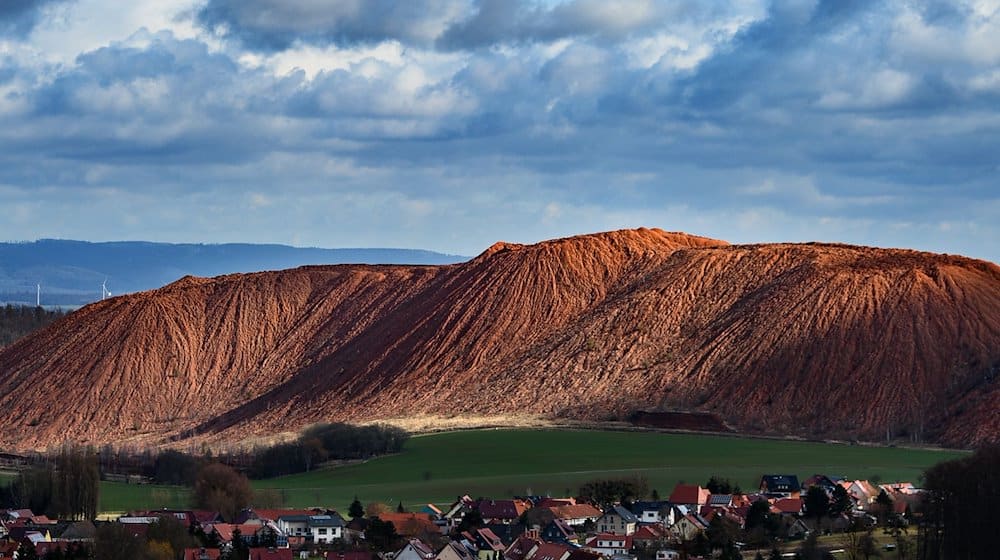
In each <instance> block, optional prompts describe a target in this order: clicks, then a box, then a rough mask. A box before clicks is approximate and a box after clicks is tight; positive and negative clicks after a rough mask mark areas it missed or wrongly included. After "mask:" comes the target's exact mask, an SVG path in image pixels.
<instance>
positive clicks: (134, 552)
mask: <svg viewBox="0 0 1000 560" xmlns="http://www.w3.org/2000/svg"><path fill="white" fill-rule="evenodd" d="M145 555H146V544H145V543H144V542H143V541H141V540H139V539H137V538H135V537H133V536H132V535H131V534H130V533H129V532H128V528H127V527H125V526H124V525H122V524H121V523H102V524H101V525H99V526H98V527H97V533H96V535H95V536H94V558H100V559H101V560H135V559H136V558H143V557H144V556H145Z"/></svg>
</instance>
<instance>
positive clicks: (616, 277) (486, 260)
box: [0, 230, 1000, 447]
mask: <svg viewBox="0 0 1000 560" xmlns="http://www.w3.org/2000/svg"><path fill="white" fill-rule="evenodd" d="M0 371H2V372H3V374H2V375H3V377H2V379H0V405H3V406H5V407H7V408H6V410H12V411H13V412H14V416H13V417H14V418H18V419H20V420H18V421H16V422H15V423H14V424H13V425H12V426H11V429H10V430H9V431H8V432H7V433H6V434H5V435H4V436H3V437H4V439H5V440H6V442H7V443H8V445H17V446H19V447H23V446H25V445H44V444H46V443H51V442H54V441H58V440H59V439H61V438H62V437H65V436H69V437H75V438H84V439H89V440H90V441H95V442H104V441H109V440H111V439H115V440H121V439H124V438H132V439H134V440H136V441H147V442H158V441H163V438H165V437H178V436H180V437H187V436H190V435H195V434H198V435H208V436H210V437H212V438H216V439H224V440H239V439H242V438H243V437H246V436H247V435H251V434H266V433H268V432H271V431H275V430H290V429H296V428H298V427H300V426H302V425H304V424H306V423H309V422H312V421H318V420H329V419H348V420H359V419H377V418H387V417H400V416H405V415H410V414H417V413H421V414H437V415H451V414H462V413H467V414H501V413H523V412H527V413H535V414H540V415H546V416H551V417H557V418H558V417H567V418H584V419H604V418H610V417H619V418H620V417H624V416H625V415H627V414H628V413H629V412H631V411H633V410H636V409H638V408H649V407H658V406H665V407H668V408H678V409H689V410H706V411H712V412H716V413H718V414H720V415H722V416H723V417H724V418H725V419H726V420H727V421H728V422H729V423H730V424H731V425H733V426H734V427H737V428H739V429H743V430H749V431H759V432H766V433H795V434H805V435H826V436H831V435H832V436H837V437H860V438H865V439H880V438H884V437H885V436H886V432H888V433H889V435H890V436H892V437H900V436H903V437H906V436H912V437H914V439H919V440H922V441H928V440H931V441H943V442H946V443H950V444H954V445H970V444H974V443H978V442H982V441H988V440H995V439H996V437H997V435H996V434H997V433H1000V417H998V414H997V409H998V408H1000V403H998V402H997V399H998V396H1000V393H998V391H997V383H996V377H997V373H998V372H1000V268H998V267H997V266H996V265H993V264H990V263H985V262H982V261H975V260H972V259H966V258H961V257H952V256H945V255H932V254H927V253H917V252H913V251H904V250H889V249H874V248H865V247H850V246H842V245H819V244H806V245H789V244H775V245H749V246H728V245H726V244H724V243H723V242H719V241H715V240H710V239H705V238H700V237H694V236H688V235H684V234H671V233H666V232H662V231H660V230H634V231H616V232H609V233H603V234H595V235H586V236H579V237H573V238H568V239H560V240H555V241H549V242H544V243H539V244H537V245H530V246H524V245H513V244H504V243H498V244H496V245H494V246H493V247H491V248H490V249H489V250H487V251H486V252H484V253H483V254H482V255H480V256H479V257H477V258H475V259H473V260H471V261H469V262H467V263H463V264H461V265H453V266H444V267H399V266H378V267H371V266H337V267H309V268H302V269H296V270H290V271H284V272H274V273H262V274H253V275H233V276H226V277H221V278H218V279H214V280H205V279H192V278H189V279H185V280H182V281H180V282H177V283H175V284H172V285H170V286H167V287H165V288H163V289H161V290H157V291H154V292H147V293H143V294H137V295H135V296H130V297H125V298H114V299H111V300H108V301H105V302H101V303H99V304H95V305H92V306H88V307H87V308H85V309H83V310H81V311H79V312H77V313H74V314H73V315H72V316H71V317H69V318H67V319H66V320H64V321H61V322H60V323H58V324H56V325H54V326H53V327H52V328H50V329H47V330H46V331H44V332H42V333H39V334H38V335H36V336H33V337H30V338H29V339H26V340H24V341H22V342H21V343H19V344H16V345H14V346H13V347H11V348H9V349H7V350H5V351H4V352H2V353H0ZM53 387H59V388H60V390H61V391H64V392H65V393H66V394H67V395H72V399H73V402H74V406H69V407H60V408H52V407H51V404H52V403H53V402H55V401H59V402H65V401H64V399H66V397H65V396H59V394H58V393H56V394H53V393H52V388H53Z"/></svg>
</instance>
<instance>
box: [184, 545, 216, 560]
mask: <svg viewBox="0 0 1000 560" xmlns="http://www.w3.org/2000/svg"><path fill="white" fill-rule="evenodd" d="M221 554H222V551H221V550H219V549H218V548H204V547H202V548H185V549H184V560H218V558H219V556H220V555H221Z"/></svg>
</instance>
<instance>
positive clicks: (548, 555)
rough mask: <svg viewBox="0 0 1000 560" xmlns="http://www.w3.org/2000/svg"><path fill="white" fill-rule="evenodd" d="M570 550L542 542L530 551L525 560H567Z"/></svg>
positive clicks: (560, 545) (559, 545) (561, 545)
mask: <svg viewBox="0 0 1000 560" xmlns="http://www.w3.org/2000/svg"><path fill="white" fill-rule="evenodd" d="M572 550H573V549H572V548H570V547H568V546H566V545H564V544H557V543H547V542H543V543H541V544H538V545H536V546H535V547H534V548H533V549H531V550H530V551H529V552H528V556H527V558H525V560H567V558H569V555H570V553H571V552H572Z"/></svg>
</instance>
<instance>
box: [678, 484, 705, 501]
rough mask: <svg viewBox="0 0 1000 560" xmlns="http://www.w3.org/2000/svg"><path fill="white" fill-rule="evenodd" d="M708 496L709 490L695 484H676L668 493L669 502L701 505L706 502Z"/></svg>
mask: <svg viewBox="0 0 1000 560" xmlns="http://www.w3.org/2000/svg"><path fill="white" fill-rule="evenodd" d="M709 496H711V492H709V491H708V489H707V488H702V487H701V486H698V485H697V484H678V485H677V486H675V487H674V491H673V492H672V493H671V494H670V502H671V503H673V504H689V505H699V506H702V505H705V504H706V503H708V497H709Z"/></svg>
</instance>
